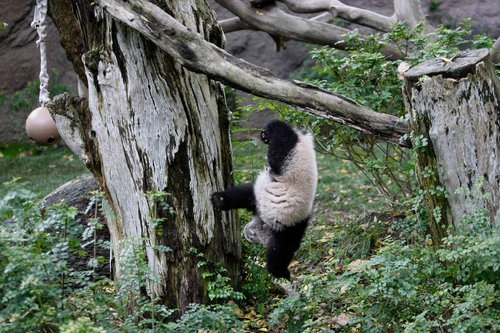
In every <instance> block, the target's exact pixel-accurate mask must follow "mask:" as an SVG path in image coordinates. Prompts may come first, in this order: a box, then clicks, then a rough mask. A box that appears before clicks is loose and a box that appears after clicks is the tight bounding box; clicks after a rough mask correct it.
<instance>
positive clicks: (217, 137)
mask: <svg viewBox="0 0 500 333" xmlns="http://www.w3.org/2000/svg"><path fill="white" fill-rule="evenodd" d="M54 1H55V0H54ZM77 6H78V8H79V11H80V12H85V13H89V10H90V9H92V15H91V16H85V15H84V16H77V17H73V19H74V20H75V21H76V22H77V23H78V25H79V26H80V27H88V28H82V31H86V34H85V35H86V37H85V39H84V41H85V45H84V56H83V65H84V68H85V76H86V82H87V85H88V94H89V100H88V107H87V108H85V107H81V108H78V107H77V108H75V109H78V110H76V111H74V112H72V111H70V110H71V108H68V107H65V106H63V107H60V108H59V109H58V110H53V113H54V115H55V118H56V122H57V124H58V127H59V128H60V129H61V133H62V134H63V137H64V139H65V141H66V142H68V144H69V146H70V147H72V148H74V150H75V151H76V152H77V153H78V154H79V155H80V156H81V157H82V158H83V160H84V162H85V163H86V165H87V166H88V167H89V169H90V170H91V171H92V173H93V174H94V176H95V177H96V179H97V181H98V183H99V185H100V186H101V187H102V189H103V190H104V192H105V194H106V197H107V199H108V201H109V203H110V205H111V207H112V209H113V212H114V218H113V219H110V220H109V221H107V224H108V227H109V230H110V233H111V239H112V243H113V246H114V250H115V254H116V259H117V260H116V263H117V266H116V273H117V277H118V279H120V278H122V275H121V274H122V270H121V265H120V262H121V259H122V256H121V253H122V250H126V247H127V246H128V245H129V244H136V245H137V246H140V247H141V248H142V249H143V251H144V254H145V259H146V260H147V262H148V266H149V268H150V269H151V271H152V272H154V274H155V275H156V276H157V277H158V278H157V279H150V280H149V283H148V286H147V291H148V294H149V295H150V296H151V297H153V298H156V297H159V298H160V299H162V301H163V303H165V304H166V305H168V306H170V307H172V308H178V309H181V310H184V309H185V308H186V307H187V305H188V304H190V303H193V302H197V303H203V302H205V301H206V300H207V294H206V291H207V290H206V288H207V285H206V283H205V282H204V281H203V280H202V279H201V274H200V272H199V269H198V267H197V265H196V263H197V260H198V258H197V257H196V256H195V255H192V254H191V255H190V254H189V253H190V251H189V250H190V249H196V250H197V251H198V252H200V253H203V254H204V256H205V258H206V259H207V260H209V261H214V262H217V263H218V264H221V265H222V266H224V267H226V268H227V270H228V274H229V275H230V277H231V278H233V280H234V281H237V279H238V278H239V256H240V228H239V223H237V221H235V219H234V214H231V213H225V214H222V213H220V212H215V211H214V209H213V208H212V205H211V202H210V200H209V198H210V195H211V193H213V192H214V191H217V190H221V189H223V188H227V187H228V186H229V184H230V183H231V163H230V162H229V161H230V158H228V157H229V156H231V150H230V141H229V133H228V128H229V123H228V121H229V120H228V118H229V115H228V111H227V109H226V107H225V104H224V99H223V90H222V86H221V85H220V84H219V83H216V82H214V81H211V80H210V79H208V78H207V77H206V76H204V75H198V74H195V73H192V72H190V71H188V70H186V69H185V68H183V67H182V66H180V65H179V64H178V63H176V62H175V61H174V60H173V59H172V58H170V57H169V56H168V55H167V54H165V52H163V51H162V50H161V49H159V48H158V47H157V46H155V45H154V44H152V43H151V42H149V41H148V40H147V39H146V38H144V37H143V36H141V34H139V33H138V32H136V31H135V30H132V29H130V28H128V27H127V26H126V25H124V24H121V23H120V22H118V21H115V20H114V19H113V18H112V17H111V16H109V15H108V14H107V12H105V11H103V10H102V8H99V7H95V6H94V5H93V4H90V3H89V2H84V1H79V2H78V4H77ZM162 6H163V9H165V10H167V11H169V13H171V14H172V15H174V16H175V17H176V19H177V20H179V21H180V22H183V24H184V25H185V26H186V27H187V28H189V29H190V30H191V31H196V32H197V33H198V34H199V36H201V37H202V38H206V39H208V40H210V42H212V43H214V44H217V45H221V42H222V34H221V31H220V30H219V28H218V26H217V25H216V20H215V17H214V16H213V13H212V11H211V10H210V9H209V8H208V7H206V5H205V3H204V2H200V1H186V2H175V4H172V3H171V2H169V1H166V2H164V3H163V4H162ZM94 10H95V12H96V16H93V15H94V14H93V13H94ZM53 19H54V21H55V23H56V25H57V26H58V28H59V30H61V29H64V28H65V26H64V24H65V22H67V17H64V18H61V17H58V16H57V14H55V13H54V14H53ZM89 25H90V26H91V27H89ZM76 37H80V36H76ZM69 51H70V52H71V50H69ZM186 52H187V51H186ZM77 58H78V57H72V59H77ZM74 61H76V60H74ZM60 103H61V105H71V104H72V103H73V102H71V101H60ZM152 191H154V192H159V191H162V192H165V193H167V196H166V198H165V199H164V200H162V202H161V203H159V204H158V205H154V204H152V202H151V201H150V200H148V193H151V192H152ZM153 217H161V218H163V219H164V220H163V222H161V223H160V224H159V225H155V223H152V218H153ZM160 246H163V247H168V248H169V251H162V250H161V247H160ZM137 292H139V289H138V290H137Z"/></svg>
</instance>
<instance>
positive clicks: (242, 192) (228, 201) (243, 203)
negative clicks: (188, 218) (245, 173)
mask: <svg viewBox="0 0 500 333" xmlns="http://www.w3.org/2000/svg"><path fill="white" fill-rule="evenodd" d="M212 204H213V205H214V207H216V208H218V209H221V210H230V209H236V208H245V209H248V210H249V211H251V212H255V210H256V208H255V194H254V192H253V183H246V184H243V185H239V186H234V187H231V188H229V189H227V190H226V191H222V192H215V193H214V194H212Z"/></svg>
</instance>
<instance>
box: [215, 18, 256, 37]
mask: <svg viewBox="0 0 500 333" xmlns="http://www.w3.org/2000/svg"><path fill="white" fill-rule="evenodd" d="M219 25H220V27H221V28H222V31H224V33H226V34H227V33H230V32H233V31H239V30H251V29H252V27H251V26H249V25H248V24H246V23H245V22H243V21H242V20H241V19H240V18H239V17H231V18H228V19H225V20H222V21H219Z"/></svg>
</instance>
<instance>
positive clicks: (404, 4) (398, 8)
mask: <svg viewBox="0 0 500 333" xmlns="http://www.w3.org/2000/svg"><path fill="white" fill-rule="evenodd" d="M394 19H395V20H397V21H404V22H406V24H407V25H408V26H409V27H410V28H413V27H415V26H416V25H417V24H419V23H420V22H425V28H424V32H426V33H429V32H432V31H434V28H433V27H432V26H431V25H430V24H429V22H427V20H426V19H425V15H424V12H423V11H422V6H420V0H394Z"/></svg>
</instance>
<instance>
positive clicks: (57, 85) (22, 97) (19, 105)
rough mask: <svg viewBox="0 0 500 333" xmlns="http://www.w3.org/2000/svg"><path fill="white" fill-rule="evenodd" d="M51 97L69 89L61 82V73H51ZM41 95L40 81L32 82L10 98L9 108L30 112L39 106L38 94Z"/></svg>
mask: <svg viewBox="0 0 500 333" xmlns="http://www.w3.org/2000/svg"><path fill="white" fill-rule="evenodd" d="M48 89H49V93H50V96H51V97H53V96H56V95H59V94H62V93H64V92H67V91H68V90H69V89H68V87H67V86H66V85H64V84H62V83H61V82H60V77H59V73H58V72H57V71H56V70H54V69H53V70H51V71H50V81H49V87H48ZM39 93H40V80H38V79H36V80H32V81H29V82H28V83H27V84H26V87H24V88H23V89H22V90H19V91H16V92H15V93H14V94H12V95H11V96H10V97H9V108H10V109H11V110H13V111H29V110H32V109H34V108H35V107H36V106H37V105H38V94H39Z"/></svg>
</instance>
